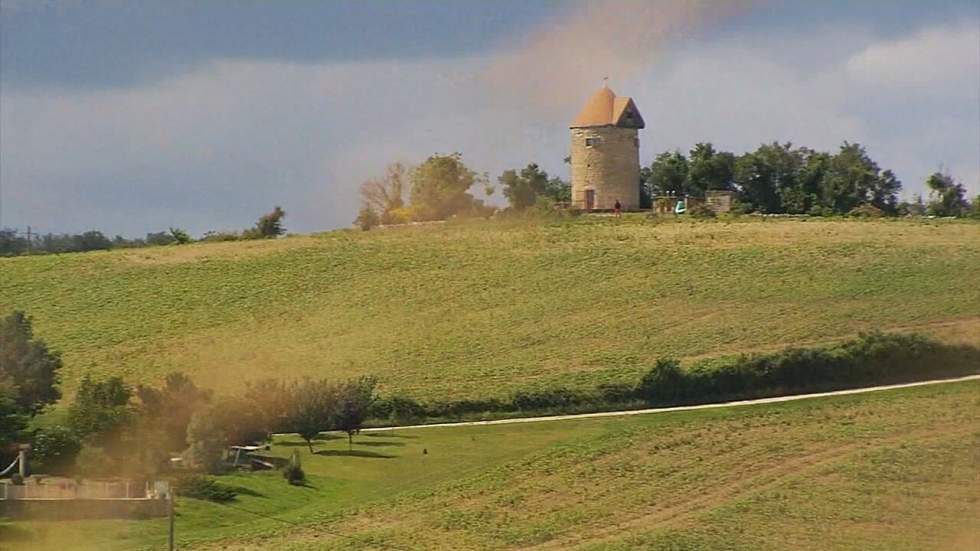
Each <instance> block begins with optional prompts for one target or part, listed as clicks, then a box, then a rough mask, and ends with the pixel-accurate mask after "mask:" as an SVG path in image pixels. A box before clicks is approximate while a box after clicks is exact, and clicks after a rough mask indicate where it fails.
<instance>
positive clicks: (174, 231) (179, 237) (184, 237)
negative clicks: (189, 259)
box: [170, 228, 193, 245]
mask: <svg viewBox="0 0 980 551" xmlns="http://www.w3.org/2000/svg"><path fill="white" fill-rule="evenodd" d="M170 237H172V238H173V242H174V243H176V244H178V245H186V244H188V243H190V242H191V241H193V239H191V236H190V234H189V233H187V232H186V231H184V230H182V229H180V228H170Z"/></svg>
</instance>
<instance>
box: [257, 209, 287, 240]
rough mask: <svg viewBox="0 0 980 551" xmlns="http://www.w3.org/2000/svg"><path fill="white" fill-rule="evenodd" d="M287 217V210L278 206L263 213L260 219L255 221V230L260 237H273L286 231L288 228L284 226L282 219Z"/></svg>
mask: <svg viewBox="0 0 980 551" xmlns="http://www.w3.org/2000/svg"><path fill="white" fill-rule="evenodd" d="M285 217H286V211H284V210H282V207H279V206H276V207H275V208H273V209H272V212H268V213H266V214H263V215H262V216H261V217H260V218H259V221H258V222H256V223H255V229H254V232H255V233H256V234H257V235H258V237H264V238H273V237H279V236H280V235H282V234H284V233H286V228H284V227H282V219H283V218H285Z"/></svg>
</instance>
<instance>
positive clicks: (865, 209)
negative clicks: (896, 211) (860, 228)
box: [847, 203, 885, 218]
mask: <svg viewBox="0 0 980 551" xmlns="http://www.w3.org/2000/svg"><path fill="white" fill-rule="evenodd" d="M847 215H848V216H853V217H856V218H881V217H883V216H885V211H883V210H881V209H879V208H878V207H876V206H874V205H870V204H868V203H865V204H863V205H858V206H856V207H854V208H853V209H851V212H849V213H847Z"/></svg>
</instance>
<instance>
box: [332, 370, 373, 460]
mask: <svg viewBox="0 0 980 551" xmlns="http://www.w3.org/2000/svg"><path fill="white" fill-rule="evenodd" d="M376 386H377V381H376V380H375V379H374V378H373V377H361V378H359V379H355V380H352V381H348V382H347V383H346V384H344V385H342V386H341V387H340V388H339V389H338V393H337V403H336V407H335V408H334V414H333V427H334V428H335V429H337V430H341V431H344V432H346V433H347V446H348V449H352V448H353V446H354V434H355V433H357V432H359V431H360V430H361V428H362V427H363V425H364V420H365V419H367V416H368V413H369V412H370V409H371V404H372V403H373V402H374V389H375V387H376Z"/></svg>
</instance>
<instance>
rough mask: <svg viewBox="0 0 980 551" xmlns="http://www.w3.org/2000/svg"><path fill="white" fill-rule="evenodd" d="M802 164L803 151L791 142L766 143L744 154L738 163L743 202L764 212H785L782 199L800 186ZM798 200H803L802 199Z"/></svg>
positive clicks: (736, 167)
mask: <svg viewBox="0 0 980 551" xmlns="http://www.w3.org/2000/svg"><path fill="white" fill-rule="evenodd" d="M801 165H802V159H801V158H800V155H799V153H798V152H794V151H793V148H792V144H789V143H786V144H780V143H776V142H773V143H771V144H763V145H761V146H759V148H758V149H756V150H755V151H753V152H751V153H746V154H744V155H742V156H740V157H739V158H738V160H737V161H736V162H735V182H736V184H737V185H738V189H739V201H740V202H741V203H742V204H744V205H746V206H747V207H748V208H749V209H750V210H754V211H758V212H762V213H780V212H784V210H783V199H782V198H783V196H786V195H792V191H791V190H794V189H795V188H797V187H798V186H797V177H798V174H799V170H800V167H801ZM796 200H797V201H798V202H802V199H801V198H796Z"/></svg>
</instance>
